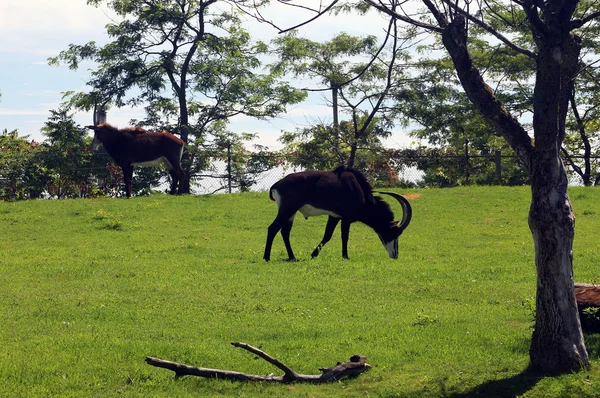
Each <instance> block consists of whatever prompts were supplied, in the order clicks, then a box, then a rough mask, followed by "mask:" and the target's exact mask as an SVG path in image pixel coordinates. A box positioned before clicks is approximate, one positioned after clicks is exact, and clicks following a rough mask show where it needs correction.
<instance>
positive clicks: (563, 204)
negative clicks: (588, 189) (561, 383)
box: [529, 157, 589, 373]
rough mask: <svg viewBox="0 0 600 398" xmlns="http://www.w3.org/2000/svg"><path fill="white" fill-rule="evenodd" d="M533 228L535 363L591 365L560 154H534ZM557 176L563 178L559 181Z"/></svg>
mask: <svg viewBox="0 0 600 398" xmlns="http://www.w3.org/2000/svg"><path fill="white" fill-rule="evenodd" d="M532 169H533V173H532V178H531V180H532V186H531V191H532V200H531V208H530V211H529V227H530V229H531V233H532V235H533V242H534V246H535V264H536V270H537V293H536V317H535V328H534V332H533V337H532V341H531V347H530V351H529V354H530V359H531V366H532V367H533V368H535V369H538V370H542V371H544V372H551V373H563V372H569V371H572V370H578V369H581V368H585V367H587V366H589V359H588V354H587V351H586V348H585V344H584V339H583V333H582V331H581V325H580V322H579V316H578V312H577V303H576V300H575V291H574V285H573V283H574V282H573V237H574V226H575V217H574V214H573V211H572V208H571V202H570V200H569V195H568V193H567V178H566V173H565V170H564V167H563V165H562V163H561V162H560V159H558V157H554V159H552V158H548V159H545V160H542V159H536V158H534V159H532ZM556 177H559V179H560V181H559V182H558V183H557V184H554V183H555V182H556Z"/></svg>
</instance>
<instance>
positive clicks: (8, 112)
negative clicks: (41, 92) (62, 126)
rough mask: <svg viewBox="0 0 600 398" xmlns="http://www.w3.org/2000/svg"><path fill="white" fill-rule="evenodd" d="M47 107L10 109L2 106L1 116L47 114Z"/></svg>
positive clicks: (0, 109)
mask: <svg viewBox="0 0 600 398" xmlns="http://www.w3.org/2000/svg"><path fill="white" fill-rule="evenodd" d="M47 115H48V110H47V109H10V108H0V116H47Z"/></svg>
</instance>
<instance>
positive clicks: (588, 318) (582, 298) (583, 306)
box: [575, 283, 600, 333]
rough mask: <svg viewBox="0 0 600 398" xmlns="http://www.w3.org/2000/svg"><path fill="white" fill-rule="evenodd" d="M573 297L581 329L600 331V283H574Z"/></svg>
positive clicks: (593, 331)
mask: <svg viewBox="0 0 600 398" xmlns="http://www.w3.org/2000/svg"><path fill="white" fill-rule="evenodd" d="M575 299H576V300H577V311H578V312H579V319H580V320H581V327H582V328H583V330H584V331H586V332H592V333H598V332H600V285H590V284H587V283H576V284H575ZM590 309H591V310H592V311H590Z"/></svg>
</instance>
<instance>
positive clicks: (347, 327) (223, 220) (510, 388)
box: [0, 187, 600, 398]
mask: <svg viewBox="0 0 600 398" xmlns="http://www.w3.org/2000/svg"><path fill="white" fill-rule="evenodd" d="M400 193H402V194H406V195H407V196H408V197H409V198H411V199H410V200H411V204H412V206H413V209H414V218H413V223H412V224H411V225H410V226H409V227H408V229H407V230H406V231H405V233H404V234H403V235H402V237H401V241H400V259H399V260H397V261H394V260H391V259H389V258H388V256H387V254H386V253H385V250H384V249H383V247H382V245H381V243H380V241H379V239H378V238H377V236H376V235H375V234H374V233H373V231H372V230H370V229H369V228H367V227H365V226H363V225H361V224H358V223H357V224H355V225H353V226H352V230H351V235H350V242H349V244H350V253H351V259H350V260H343V259H342V258H341V255H340V254H341V253H340V247H341V241H340V237H339V232H336V234H335V235H334V237H333V239H332V241H331V242H330V243H329V244H328V245H327V246H326V247H325V248H324V249H323V251H322V252H321V255H320V256H319V257H318V258H317V259H310V253H311V251H312V249H314V246H315V245H316V244H317V243H318V242H319V241H320V239H321V237H322V232H323V228H324V225H325V221H326V220H325V218H323V217H321V218H310V219H309V220H307V221H305V220H303V219H301V218H297V219H296V221H295V225H294V232H293V234H292V240H293V242H292V243H293V244H294V247H295V248H296V250H297V255H298V258H299V260H300V261H298V262H295V263H288V262H287V261H285V258H287V256H286V254H285V248H284V246H283V243H282V241H281V239H279V238H277V239H276V241H275V245H274V247H273V249H274V252H273V260H272V261H271V263H269V264H266V263H265V262H264V261H262V259H261V257H262V250H263V247H264V237H265V235H266V228H267V226H268V224H269V222H270V221H271V220H272V219H273V218H274V217H275V214H276V206H275V204H274V203H272V202H271V201H270V200H269V199H268V197H267V194H266V193H259V194H257V193H245V194H234V195H213V196H200V197H198V196H177V197H172V196H167V195H152V196H149V197H141V198H140V197H136V198H132V199H130V200H123V199H109V198H98V199H91V200H73V199H67V200H61V201H24V202H17V203H9V202H0V224H1V225H2V228H3V235H2V236H3V239H2V242H1V243H0V244H1V245H2V250H0V264H2V272H1V273H0V282H1V283H2V286H3V288H2V289H1V290H0V321H1V322H2V325H3V327H2V328H0V339H1V341H2V344H3V348H2V350H0V380H1V381H0V385H1V388H2V392H3V394H4V395H6V396H27V397H48V396H70V397H81V396H114V395H119V396H126V397H149V396H152V397H198V396H223V397H239V396H241V395H243V396H247V397H265V396H288V397H307V396H318V397H339V396H344V397H364V396H366V395H369V396H390V397H391V396H400V397H439V396H477V395H479V396H488V397H493V396H522V397H525V398H534V397H540V398H541V397H545V398H553V397H561V398H562V397H594V396H597V385H598V383H600V372H599V371H598V369H599V368H600V361H599V359H598V352H599V350H600V340H599V339H598V336H597V335H586V343H587V346H588V349H589V350H590V352H591V358H592V365H593V366H592V368H591V370H589V371H584V372H581V373H570V374H566V375H563V376H559V377H546V376H545V375H536V374H534V373H528V372H526V367H527V365H528V349H529V346H528V340H529V338H530V336H531V332H532V330H531V326H532V314H531V312H530V310H529V308H528V307H527V306H524V305H523V303H533V304H534V303H535V300H534V299H533V297H534V296H535V269H534V267H533V266H532V261H533V260H532V258H533V253H532V252H533V251H532V250H531V245H532V243H531V237H530V235H529V229H528V225H527V204H528V201H529V199H530V195H531V193H530V189H529V188H527V187H512V188H506V187H469V188H465V187H460V188H453V189H446V190H439V189H419V190H410V191H400ZM408 194H410V195H408ZM571 196H572V198H573V206H574V208H575V212H576V217H577V235H576V239H575V242H574V246H575V247H574V256H575V258H574V260H575V262H574V265H575V266H574V270H573V271H574V278H575V280H576V281H578V282H588V283H597V278H598V272H597V270H598V267H597V264H598V256H599V254H598V253H600V250H599V249H600V248H599V243H598V240H597V233H596V232H597V231H598V229H599V228H600V192H599V191H597V190H595V189H590V188H584V187H577V188H573V189H571ZM392 205H393V204H392ZM393 206H394V205H393ZM396 206H397V204H396ZM232 209H235V211H236V219H235V224H236V225H235V228H232V226H231V211H232ZM394 210H395V211H399V207H398V208H397V207H394ZM182 214H184V215H185V216H182ZM432 231H435V233H432ZM440 237H443V239H442V240H440ZM441 241H443V244H441V243H440V242H441ZM231 341H245V342H248V343H252V344H254V345H256V346H259V347H260V348H261V349H263V350H265V351H267V352H269V353H270V354H272V355H273V356H275V357H276V358H278V359H280V360H282V361H283V362H284V363H286V364H288V365H290V366H291V367H292V368H294V369H295V370H297V371H299V372H302V373H318V368H319V367H323V366H326V367H328V366H332V365H333V364H335V363H336V362H337V361H339V360H347V359H348V357H350V356H351V355H353V354H363V355H366V356H367V358H368V362H369V363H370V364H371V365H373V369H372V370H371V371H370V372H368V373H366V374H365V375H362V376H361V377H360V378H358V379H356V380H344V381H342V382H339V383H332V384H327V385H319V386H314V385H304V384H294V385H287V386H283V385H270V384H263V383H232V382H228V381H223V380H204V379H199V378H194V377H184V378H174V377H173V375H172V373H171V372H169V371H166V370H164V369H158V368H154V367H151V366H149V365H147V364H146V363H145V362H144V357H145V356H148V355H150V356H156V357H160V358H163V359H167V360H174V361H178V362H183V363H188V364H192V365H196V366H203V367H211V368H224V369H232V370H239V371H242V372H248V373H258V374H269V373H271V372H275V373H277V372H278V370H277V369H275V368H273V367H272V366H270V365H268V364H267V363H266V362H264V361H256V360H253V356H252V355H248V354H247V353H245V352H243V351H241V350H238V349H235V348H233V347H231V346H230V344H229V342H231Z"/></svg>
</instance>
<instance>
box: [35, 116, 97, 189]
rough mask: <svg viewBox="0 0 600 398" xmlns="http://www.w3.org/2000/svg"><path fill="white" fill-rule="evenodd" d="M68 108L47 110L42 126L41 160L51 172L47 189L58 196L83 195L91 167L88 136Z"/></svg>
mask: <svg viewBox="0 0 600 398" xmlns="http://www.w3.org/2000/svg"><path fill="white" fill-rule="evenodd" d="M69 112H70V110H69V108H66V107H63V108H60V109H58V110H50V117H49V119H48V121H47V122H46V124H45V125H44V127H43V128H42V133H43V135H44V136H45V137H46V142H45V143H44V144H43V145H44V147H45V149H46V150H45V153H44V157H43V164H44V167H45V168H46V170H48V171H49V172H50V173H51V175H52V182H51V183H50V184H49V186H48V187H47V191H48V194H49V195H50V196H52V197H56V198H58V199H61V198H74V197H85V196H86V194H87V191H88V188H89V187H88V180H89V177H90V174H92V169H93V156H92V151H91V148H90V145H91V140H90V139H89V137H88V136H87V131H86V130H85V129H82V128H81V127H80V126H78V125H77V124H76V123H75V121H74V120H73V114H71V113H69Z"/></svg>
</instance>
